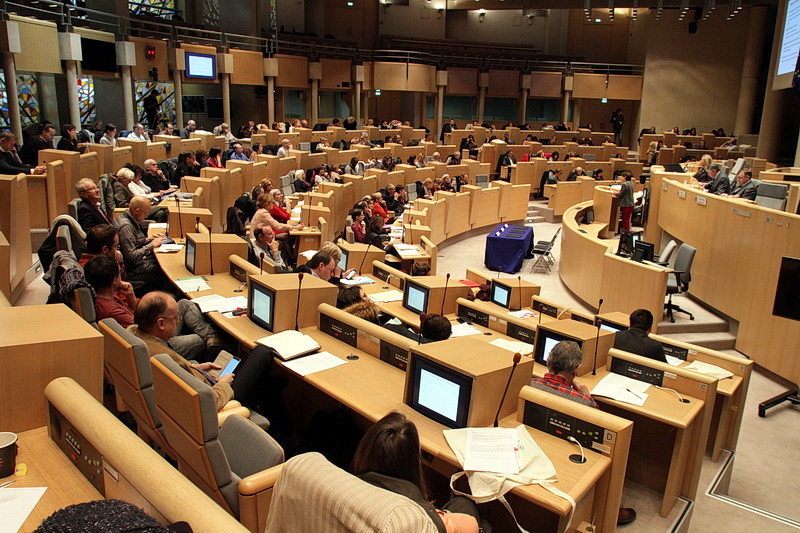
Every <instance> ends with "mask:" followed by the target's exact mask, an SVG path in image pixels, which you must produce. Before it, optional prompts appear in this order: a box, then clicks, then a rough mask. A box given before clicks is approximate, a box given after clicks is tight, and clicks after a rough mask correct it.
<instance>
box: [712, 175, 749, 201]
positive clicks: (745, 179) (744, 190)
mask: <svg viewBox="0 0 800 533" xmlns="http://www.w3.org/2000/svg"><path fill="white" fill-rule="evenodd" d="M752 177H753V173H752V172H750V171H749V170H748V171H744V170H742V171H741V172H739V173H738V174H737V175H736V187H734V188H733V190H732V191H731V193H730V194H722V195H721V196H729V197H731V198H744V199H746V200H755V199H756V192H757V189H756V184H755V183H753V180H752Z"/></svg>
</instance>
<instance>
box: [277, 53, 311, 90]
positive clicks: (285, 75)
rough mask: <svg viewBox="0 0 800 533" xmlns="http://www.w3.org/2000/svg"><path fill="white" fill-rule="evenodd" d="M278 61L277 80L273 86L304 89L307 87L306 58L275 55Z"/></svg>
mask: <svg viewBox="0 0 800 533" xmlns="http://www.w3.org/2000/svg"><path fill="white" fill-rule="evenodd" d="M275 58H276V59H277V60H278V78H277V79H276V80H275V85H276V86H278V87H291V88H296V89H305V88H307V87H308V58H306V57H299V56H287V55H283V54H275Z"/></svg>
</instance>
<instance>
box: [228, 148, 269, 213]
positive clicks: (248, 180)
mask: <svg viewBox="0 0 800 533" xmlns="http://www.w3.org/2000/svg"><path fill="white" fill-rule="evenodd" d="M255 165H256V164H255V163H253V162H251V161H238V160H235V159H228V160H227V161H225V168H226V169H228V170H234V169H238V170H240V171H241V173H242V174H241V187H242V189H241V190H240V191H239V195H241V194H242V193H243V192H250V191H252V190H253V187H255V186H256V185H258V184H259V183H260V182H261V179H256V172H255V168H256V167H255ZM258 165H259V168H264V169H265V168H266V163H259V164H258ZM262 173H263V171H262ZM272 186H273V187H275V188H280V183H275V182H274V181H273V182H272ZM231 205H233V204H231Z"/></svg>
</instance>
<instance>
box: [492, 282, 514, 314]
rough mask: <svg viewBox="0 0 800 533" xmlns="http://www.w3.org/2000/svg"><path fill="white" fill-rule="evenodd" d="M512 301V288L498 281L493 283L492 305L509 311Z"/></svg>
mask: <svg viewBox="0 0 800 533" xmlns="http://www.w3.org/2000/svg"><path fill="white" fill-rule="evenodd" d="M510 299H511V287H509V286H508V285H504V284H502V283H498V282H497V280H494V281H492V303H495V304H497V305H499V306H500V307H505V308H506V309H508V304H509V300H510Z"/></svg>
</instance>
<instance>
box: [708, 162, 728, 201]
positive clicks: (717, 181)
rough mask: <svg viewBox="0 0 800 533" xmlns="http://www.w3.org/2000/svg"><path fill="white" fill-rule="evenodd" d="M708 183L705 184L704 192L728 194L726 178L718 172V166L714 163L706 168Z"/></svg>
mask: <svg viewBox="0 0 800 533" xmlns="http://www.w3.org/2000/svg"><path fill="white" fill-rule="evenodd" d="M707 172H708V178H709V181H708V183H706V184H705V189H706V191H708V192H710V193H711V194H727V193H728V187H729V183H728V177H727V176H726V175H724V174H723V173H722V172H720V168H719V165H717V164H716V163H714V164H712V165H709V167H708V171H707Z"/></svg>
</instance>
